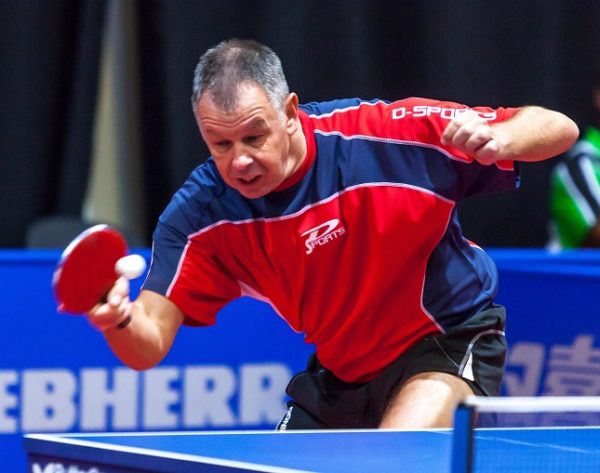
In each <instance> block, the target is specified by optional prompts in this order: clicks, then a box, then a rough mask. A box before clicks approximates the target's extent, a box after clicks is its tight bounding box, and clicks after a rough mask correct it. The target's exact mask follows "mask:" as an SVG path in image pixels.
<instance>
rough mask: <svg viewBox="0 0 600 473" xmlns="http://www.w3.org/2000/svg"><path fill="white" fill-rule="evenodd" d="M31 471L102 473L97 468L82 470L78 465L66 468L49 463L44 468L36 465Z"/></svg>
mask: <svg viewBox="0 0 600 473" xmlns="http://www.w3.org/2000/svg"><path fill="white" fill-rule="evenodd" d="M31 471H32V472H33V473H102V472H101V471H100V470H99V469H98V468H96V467H92V468H90V469H88V470H82V469H81V468H80V467H78V466H77V465H68V466H65V465H63V464H62V463H47V464H46V465H45V466H44V467H43V468H42V466H41V465H40V464H39V463H34V464H33V465H31Z"/></svg>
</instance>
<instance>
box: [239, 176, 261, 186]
mask: <svg viewBox="0 0 600 473" xmlns="http://www.w3.org/2000/svg"><path fill="white" fill-rule="evenodd" d="M259 178H260V175H258V176H253V177H240V178H238V181H239V182H241V183H242V184H243V185H246V186H247V185H250V184H254V183H255V182H256V181H257V180H258V179H259Z"/></svg>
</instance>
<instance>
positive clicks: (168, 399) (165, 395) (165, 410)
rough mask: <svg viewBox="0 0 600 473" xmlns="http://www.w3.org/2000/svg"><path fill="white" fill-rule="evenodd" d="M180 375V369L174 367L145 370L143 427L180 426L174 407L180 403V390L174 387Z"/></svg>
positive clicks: (151, 428) (149, 428) (166, 427)
mask: <svg viewBox="0 0 600 473" xmlns="http://www.w3.org/2000/svg"><path fill="white" fill-rule="evenodd" d="M179 377H180V375H179V369H178V368H174V367H167V368H159V369H153V370H148V371H146V372H144V374H143V383H144V400H145V402H144V405H143V417H142V428H143V429H145V430H154V429H172V428H176V427H177V426H178V423H179V419H178V417H177V415H175V414H174V412H173V411H172V408H173V407H174V406H176V405H178V403H179V391H178V390H176V389H175V388H174V383H175V382H176V381H178V380H179Z"/></svg>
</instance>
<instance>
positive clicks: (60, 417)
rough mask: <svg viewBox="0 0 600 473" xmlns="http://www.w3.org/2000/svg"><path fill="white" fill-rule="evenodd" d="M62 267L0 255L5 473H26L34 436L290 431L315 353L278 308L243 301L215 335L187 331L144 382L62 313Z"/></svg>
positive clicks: (45, 258)
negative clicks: (302, 378) (295, 389)
mask: <svg viewBox="0 0 600 473" xmlns="http://www.w3.org/2000/svg"><path fill="white" fill-rule="evenodd" d="M59 256H60V254H59V253H58V252H53V251H37V252H18V251H15V252H12V251H11V252H0V281H1V282H2V286H3V288H4V298H3V299H4V300H3V304H1V305H0V320H1V321H2V330H1V331H0V347H1V355H0V471H7V472H8V471H10V472H19V471H25V468H26V466H25V455H24V452H23V448H22V435H23V433H25V432H95V431H163V430H167V431H169V430H213V429H272V428H273V426H274V425H275V424H276V423H277V421H279V420H280V419H281V417H282V415H283V414H284V412H285V401H286V399H285V397H284V389H285V386H286V385H287V382H288V381H289V378H290V377H291V376H292V374H293V373H294V372H296V371H299V370H301V369H303V367H304V365H305V363H306V359H307V358H308V356H309V355H310V354H311V353H312V351H313V350H312V347H311V346H310V345H308V344H306V343H305V342H304V340H303V337H302V335H300V334H297V333H294V332H293V331H292V330H291V329H290V328H289V326H288V325H287V324H286V323H285V322H284V321H283V320H282V319H281V318H280V317H278V316H277V315H275V313H274V311H273V310H272V309H271V308H270V307H269V306H267V305H266V304H264V303H262V302H259V301H255V300H252V299H247V298H243V299H240V300H237V301H234V302H233V303H231V304H230V305H228V306H227V307H225V308H224V309H223V310H222V311H221V313H220V314H219V316H218V323H217V325H216V326H215V327H205V328H191V327H183V328H182V330H181V331H180V333H179V334H178V337H177V339H176V341H175V343H174V346H173V348H172V350H171V352H170V353H169V355H168V356H167V357H166V358H165V359H164V360H163V361H162V362H161V363H160V364H159V365H158V366H157V367H156V368H153V369H150V370H148V371H145V372H136V371H134V370H131V369H129V368H126V367H124V366H123V364H122V363H121V362H120V361H119V360H118V359H117V358H116V357H115V356H114V355H113V354H112V352H111V351H110V349H109V348H108V346H107V344H106V343H105V341H104V339H103V337H102V335H101V334H100V333H99V332H97V331H96V330H95V329H94V328H92V327H91V326H90V325H89V324H88V323H87V322H86V320H85V319H84V318H83V317H78V316H71V315H65V314H58V313H57V312H56V306H55V300H54V294H53V292H52V287H51V278H52V273H53V270H54V266H55V264H56V262H57V260H58V258H59ZM145 256H147V254H146V255H145ZM141 281H142V278H140V279H139V280H137V281H134V282H133V292H134V294H135V293H137V292H138V291H139V285H140V283H141Z"/></svg>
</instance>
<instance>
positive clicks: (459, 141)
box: [441, 106, 579, 165]
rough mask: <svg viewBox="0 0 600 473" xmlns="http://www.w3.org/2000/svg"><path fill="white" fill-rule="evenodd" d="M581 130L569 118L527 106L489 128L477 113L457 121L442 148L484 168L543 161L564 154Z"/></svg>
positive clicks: (470, 113) (450, 124)
mask: <svg viewBox="0 0 600 473" xmlns="http://www.w3.org/2000/svg"><path fill="white" fill-rule="evenodd" d="M578 136H579V129H578V128H577V125H576V124H575V122H574V121H573V120H571V119H570V118H569V117H567V116H566V115H564V114H562V113H560V112H556V111H553V110H549V109H546V108H542V107H537V106H525V107H522V108H521V109H519V111H518V112H517V113H516V114H515V115H513V116H512V117H511V118H509V119H508V120H505V121H502V122H496V123H492V124H490V123H489V122H488V121H487V120H485V119H484V118H482V117H480V116H479V115H478V114H477V113H475V112H468V113H464V114H461V115H459V116H458V117H456V118H454V119H453V120H452V121H451V122H450V123H449V124H448V126H447V127H446V129H445V130H444V133H443V134H442V138H441V141H442V144H443V145H450V146H453V147H454V148H457V149H459V150H461V151H462V152H464V153H466V154H468V155H469V156H472V157H473V159H475V160H476V161H478V162H480V163H481V164H485V165H490V164H493V163H495V162H496V161H504V160H513V161H528V162H533V161H542V160H544V159H549V158H551V157H553V156H557V155H559V154H561V153H564V152H565V151H566V150H567V149H569V148H570V147H571V146H572V145H573V144H574V143H575V141H576V140H577V137H578Z"/></svg>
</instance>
